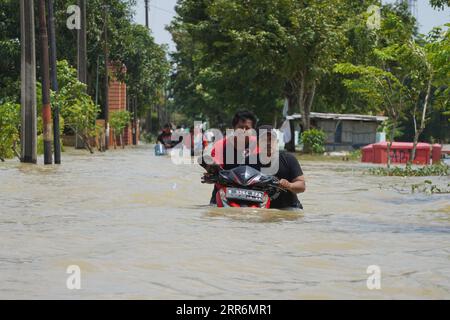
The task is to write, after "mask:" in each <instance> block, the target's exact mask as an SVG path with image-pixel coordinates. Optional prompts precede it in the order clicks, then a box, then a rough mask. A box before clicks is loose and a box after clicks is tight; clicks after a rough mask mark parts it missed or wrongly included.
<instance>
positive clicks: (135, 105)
mask: <svg viewBox="0 0 450 320" xmlns="http://www.w3.org/2000/svg"><path fill="white" fill-rule="evenodd" d="M132 106H133V128H132V129H133V145H134V146H136V145H137V144H138V137H137V129H138V128H137V124H138V121H137V99H136V98H134V99H133V104H132Z"/></svg>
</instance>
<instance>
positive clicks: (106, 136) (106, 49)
mask: <svg viewBox="0 0 450 320" xmlns="http://www.w3.org/2000/svg"><path fill="white" fill-rule="evenodd" d="M103 8H104V9H105V18H104V19H105V25H104V27H105V30H104V34H105V53H104V54H105V110H104V116H105V149H106V150H108V148H109V70H108V68H109V51H108V6H107V5H105V6H104V7H103Z"/></svg>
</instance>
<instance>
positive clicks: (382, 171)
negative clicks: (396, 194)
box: [368, 164, 450, 177]
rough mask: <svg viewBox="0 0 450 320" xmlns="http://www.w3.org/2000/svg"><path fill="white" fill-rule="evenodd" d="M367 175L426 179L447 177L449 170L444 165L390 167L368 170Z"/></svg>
mask: <svg viewBox="0 0 450 320" xmlns="http://www.w3.org/2000/svg"><path fill="white" fill-rule="evenodd" d="M368 171H369V173H370V174H372V175H376V176H398V177H427V176H448V175H450V168H449V166H447V165H445V164H434V165H431V166H423V167H412V166H411V165H407V166H406V167H392V168H382V167H380V168H370V169H369V170H368Z"/></svg>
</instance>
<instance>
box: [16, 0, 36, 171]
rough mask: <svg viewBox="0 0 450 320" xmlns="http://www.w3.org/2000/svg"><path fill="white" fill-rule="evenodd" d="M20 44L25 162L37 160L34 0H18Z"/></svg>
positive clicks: (22, 144) (23, 151)
mask: <svg viewBox="0 0 450 320" xmlns="http://www.w3.org/2000/svg"><path fill="white" fill-rule="evenodd" d="M20 35H21V39H20V46H21V73H20V77H21V121H22V125H21V135H20V140H21V141H20V145H21V155H20V160H21V161H22V162H26V163H36V162H37V151H36V135H37V131H36V127H37V122H36V51H35V44H34V41H35V38H34V0H20Z"/></svg>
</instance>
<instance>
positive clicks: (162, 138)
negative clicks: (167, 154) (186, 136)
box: [158, 124, 175, 149]
mask: <svg viewBox="0 0 450 320" xmlns="http://www.w3.org/2000/svg"><path fill="white" fill-rule="evenodd" d="M158 142H159V143H161V144H162V145H163V146H164V147H165V148H166V149H170V148H173V147H174V145H175V144H174V142H173V141H172V130H171V126H170V124H166V125H164V127H163V129H162V132H161V133H160V134H159V136H158Z"/></svg>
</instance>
